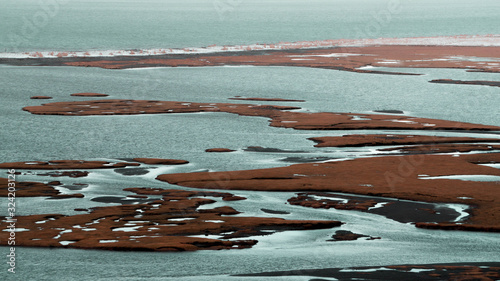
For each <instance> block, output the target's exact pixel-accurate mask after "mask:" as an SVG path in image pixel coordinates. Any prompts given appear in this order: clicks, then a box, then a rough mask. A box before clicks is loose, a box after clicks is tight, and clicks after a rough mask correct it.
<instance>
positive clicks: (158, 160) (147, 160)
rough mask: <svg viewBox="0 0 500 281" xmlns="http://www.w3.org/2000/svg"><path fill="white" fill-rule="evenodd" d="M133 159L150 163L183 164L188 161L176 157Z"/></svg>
mask: <svg viewBox="0 0 500 281" xmlns="http://www.w3.org/2000/svg"><path fill="white" fill-rule="evenodd" d="M134 161H137V162H141V163H144V164H151V165H183V164H188V163H189V161H186V160H178V159H159V158H134Z"/></svg>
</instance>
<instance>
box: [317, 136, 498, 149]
mask: <svg viewBox="0 0 500 281" xmlns="http://www.w3.org/2000/svg"><path fill="white" fill-rule="evenodd" d="M309 139H310V140H312V141H314V142H316V143H317V144H316V145H315V147H348V146H379V145H398V144H401V145H405V144H438V143H453V142H460V143H478V142H500V138H498V139H493V138H468V137H437V136H419V135H343V136H340V137H318V138H309Z"/></svg>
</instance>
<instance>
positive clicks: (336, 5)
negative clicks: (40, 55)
mask: <svg viewBox="0 0 500 281" xmlns="http://www.w3.org/2000/svg"><path fill="white" fill-rule="evenodd" d="M55 1H56V0H43V1H38V0H19V1H7V0H3V1H1V3H2V5H1V9H0V18H1V19H2V25H1V28H0V52H13V51H43V50H51V51H81V50H95V49H97V50H109V49H111V50H116V49H150V48H184V47H204V46H208V45H211V44H217V45H225V44H227V45H240V44H253V43H277V42H280V41H284V42H286V41H289V42H293V41H310V40H325V39H344V38H380V37H420V36H438V35H458V34H469V35H475V34H480V35H484V34H498V33H500V26H499V25H498V15H499V14H500V2H499V1H496V0H485V1H481V2H480V3H478V2H477V1H474V0H441V1H432V0H333V1H326V0H312V1H300V0H286V1H283V0H245V1H238V0H183V1H179V0H175V1H174V0H149V1H147V2H145V1H132V0H125V1H114V0H105V1H96V0H86V1H83V0H64V1H63V0H59V2H60V4H57V3H58V2H55ZM40 3H47V4H40ZM54 3H55V4H54Z"/></svg>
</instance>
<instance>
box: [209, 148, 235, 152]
mask: <svg viewBox="0 0 500 281" xmlns="http://www.w3.org/2000/svg"><path fill="white" fill-rule="evenodd" d="M233 151H236V150H233V149H229V148H209V149H205V152H233Z"/></svg>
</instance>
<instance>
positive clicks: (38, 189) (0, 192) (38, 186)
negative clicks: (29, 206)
mask: <svg viewBox="0 0 500 281" xmlns="http://www.w3.org/2000/svg"><path fill="white" fill-rule="evenodd" d="M8 182H9V181H8V180H7V179H6V178H0V197H7V196H8V193H9V192H8ZM59 184H61V183H60V182H50V183H48V184H45V183H41V182H18V181H16V182H15V188H16V189H15V197H46V196H50V197H51V198H53V199H63V198H71V197H75V198H82V197H83V194H80V193H77V194H61V192H59V191H58V190H57V189H55V188H54V187H53V186H54V185H59Z"/></svg>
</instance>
